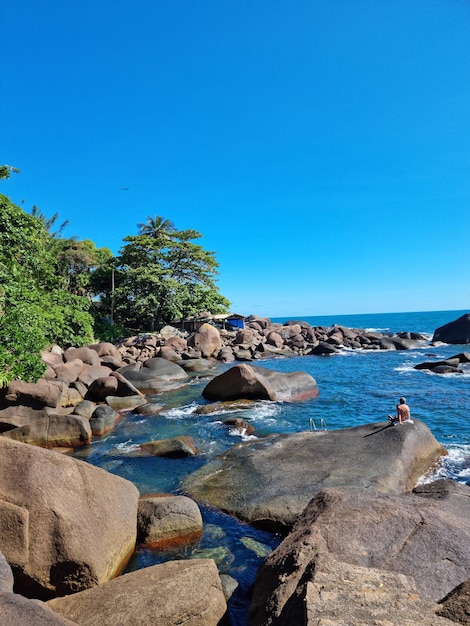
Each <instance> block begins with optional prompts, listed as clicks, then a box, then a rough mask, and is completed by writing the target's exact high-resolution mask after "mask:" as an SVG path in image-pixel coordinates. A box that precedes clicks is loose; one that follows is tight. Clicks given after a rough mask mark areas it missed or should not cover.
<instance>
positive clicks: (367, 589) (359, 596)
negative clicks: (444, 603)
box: [253, 560, 455, 626]
mask: <svg viewBox="0 0 470 626" xmlns="http://www.w3.org/2000/svg"><path fill="white" fill-rule="evenodd" d="M437 608H438V605H437V604H435V603H434V602H430V601H427V600H425V599H423V598H422V597H421V596H420V594H419V592H418V590H417V589H416V585H415V582H414V580H413V579H412V578H411V577H407V576H404V575H403V574H396V573H394V572H388V571H385V570H380V569H377V568H372V567H371V568H369V567H360V566H357V565H350V564H349V563H344V562H338V561H334V560H329V561H328V562H327V563H322V564H321V565H319V566H318V567H317V568H316V569H315V572H312V580H311V581H309V582H307V584H306V585H305V587H304V589H303V592H302V593H301V594H300V595H299V597H297V598H295V599H294V598H293V599H292V602H289V603H287V604H286V606H285V608H284V610H283V611H282V614H281V616H280V620H279V621H273V622H271V621H270V623H273V624H274V623H283V624H296V625H299V626H300V624H321V625H335V626H336V625H343V624H347V626H365V625H367V626H369V625H370V624H380V625H384V626H385V625H386V626H455V624H453V622H451V621H449V620H447V619H443V618H442V617H438V616H437V615H436V610H437ZM253 624H256V622H253Z"/></svg>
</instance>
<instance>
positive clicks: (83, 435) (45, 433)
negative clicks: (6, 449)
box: [3, 414, 92, 448]
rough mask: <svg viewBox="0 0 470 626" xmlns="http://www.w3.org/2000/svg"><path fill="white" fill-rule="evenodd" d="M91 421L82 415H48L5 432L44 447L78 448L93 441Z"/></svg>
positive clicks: (16, 438) (13, 437) (12, 436)
mask: <svg viewBox="0 0 470 626" xmlns="http://www.w3.org/2000/svg"><path fill="white" fill-rule="evenodd" d="M91 434H92V433H91V428H90V422H89V421H88V419H87V418H86V417H82V416H81V415H73V414H70V415H53V414H51V415H47V416H44V417H38V418H37V419H35V420H32V421H31V422H29V424H25V425H24V426H21V427H19V428H14V429H12V430H9V431H7V432H5V433H3V436H4V437H8V438H9V439H14V440H15V441H22V442H23V443H27V444H30V445H33V446H41V447H42V448H78V447H80V446H84V445H86V444H88V443H90V442H91Z"/></svg>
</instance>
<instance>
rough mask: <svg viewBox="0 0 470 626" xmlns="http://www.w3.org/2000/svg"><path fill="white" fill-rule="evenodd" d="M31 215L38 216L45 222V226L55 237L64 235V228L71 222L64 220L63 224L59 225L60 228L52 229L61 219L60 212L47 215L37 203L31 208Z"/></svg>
mask: <svg viewBox="0 0 470 626" xmlns="http://www.w3.org/2000/svg"><path fill="white" fill-rule="evenodd" d="M31 215H32V216H33V217H36V218H37V219H38V220H40V221H41V222H42V223H43V224H44V226H45V227H46V230H47V231H48V232H49V233H50V234H51V235H52V237H54V238H57V237H59V236H60V235H62V232H63V231H64V229H65V228H66V227H67V226H68V224H69V221H68V220H65V222H62V224H61V225H60V226H59V228H58V230H56V231H52V227H53V226H54V225H55V223H56V222H57V220H58V219H59V214H58V213H54V215H53V216H52V217H46V216H45V215H44V213H43V212H42V211H41V210H40V209H38V207H37V206H36V205H34V206H33V208H32V210H31Z"/></svg>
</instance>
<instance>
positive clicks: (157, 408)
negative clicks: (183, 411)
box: [134, 402, 165, 417]
mask: <svg viewBox="0 0 470 626" xmlns="http://www.w3.org/2000/svg"><path fill="white" fill-rule="evenodd" d="M164 408H165V406H164V405H163V404H157V403H155V402H148V403H147V404H144V405H142V406H139V407H136V410H135V411H134V413H137V415H143V416H144V417H154V416H155V415H158V414H159V413H161V412H162V411H163V409H164Z"/></svg>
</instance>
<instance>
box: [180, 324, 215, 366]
mask: <svg viewBox="0 0 470 626" xmlns="http://www.w3.org/2000/svg"><path fill="white" fill-rule="evenodd" d="M188 346H189V347H191V348H194V349H195V350H198V351H200V352H201V354H202V356H203V357H206V358H208V357H210V356H216V355H217V354H218V353H219V351H220V349H221V347H222V340H221V338H220V333H219V331H218V330H217V328H215V327H214V326H212V325H211V324H202V326H201V327H200V328H199V330H198V331H197V333H195V334H194V335H192V336H191V337H189V339H188Z"/></svg>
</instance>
